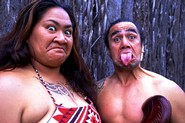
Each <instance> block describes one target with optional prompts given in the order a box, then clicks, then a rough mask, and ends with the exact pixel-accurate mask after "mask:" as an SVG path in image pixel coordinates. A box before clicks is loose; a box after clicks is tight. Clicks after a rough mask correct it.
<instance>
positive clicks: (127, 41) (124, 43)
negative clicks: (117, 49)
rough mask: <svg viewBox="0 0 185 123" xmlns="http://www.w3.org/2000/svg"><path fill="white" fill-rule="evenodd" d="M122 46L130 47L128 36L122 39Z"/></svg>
mask: <svg viewBox="0 0 185 123" xmlns="http://www.w3.org/2000/svg"><path fill="white" fill-rule="evenodd" d="M121 46H122V47H123V48H129V47H130V42H129V40H128V38H127V37H126V36H123V38H122V41H121Z"/></svg>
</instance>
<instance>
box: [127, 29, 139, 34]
mask: <svg viewBox="0 0 185 123" xmlns="http://www.w3.org/2000/svg"><path fill="white" fill-rule="evenodd" d="M126 32H134V33H136V34H137V33H138V32H137V31H136V30H135V29H133V28H129V29H127V30H126Z"/></svg>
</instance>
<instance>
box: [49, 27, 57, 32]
mask: <svg viewBox="0 0 185 123" xmlns="http://www.w3.org/2000/svg"><path fill="white" fill-rule="evenodd" d="M48 30H50V31H56V28H55V27H54V26H49V27H48Z"/></svg>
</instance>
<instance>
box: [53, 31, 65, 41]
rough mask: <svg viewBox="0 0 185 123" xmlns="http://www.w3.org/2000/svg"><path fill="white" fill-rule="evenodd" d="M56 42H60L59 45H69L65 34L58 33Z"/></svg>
mask: <svg viewBox="0 0 185 123" xmlns="http://www.w3.org/2000/svg"><path fill="white" fill-rule="evenodd" d="M55 41H58V42H59V43H67V39H66V37H65V34H64V33H63V32H58V33H57V36H56V38H55Z"/></svg>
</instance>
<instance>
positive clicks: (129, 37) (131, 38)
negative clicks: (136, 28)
mask: <svg viewBox="0 0 185 123" xmlns="http://www.w3.org/2000/svg"><path fill="white" fill-rule="evenodd" d="M135 38H136V36H134V35H129V36H128V39H130V40H134V39H135Z"/></svg>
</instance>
